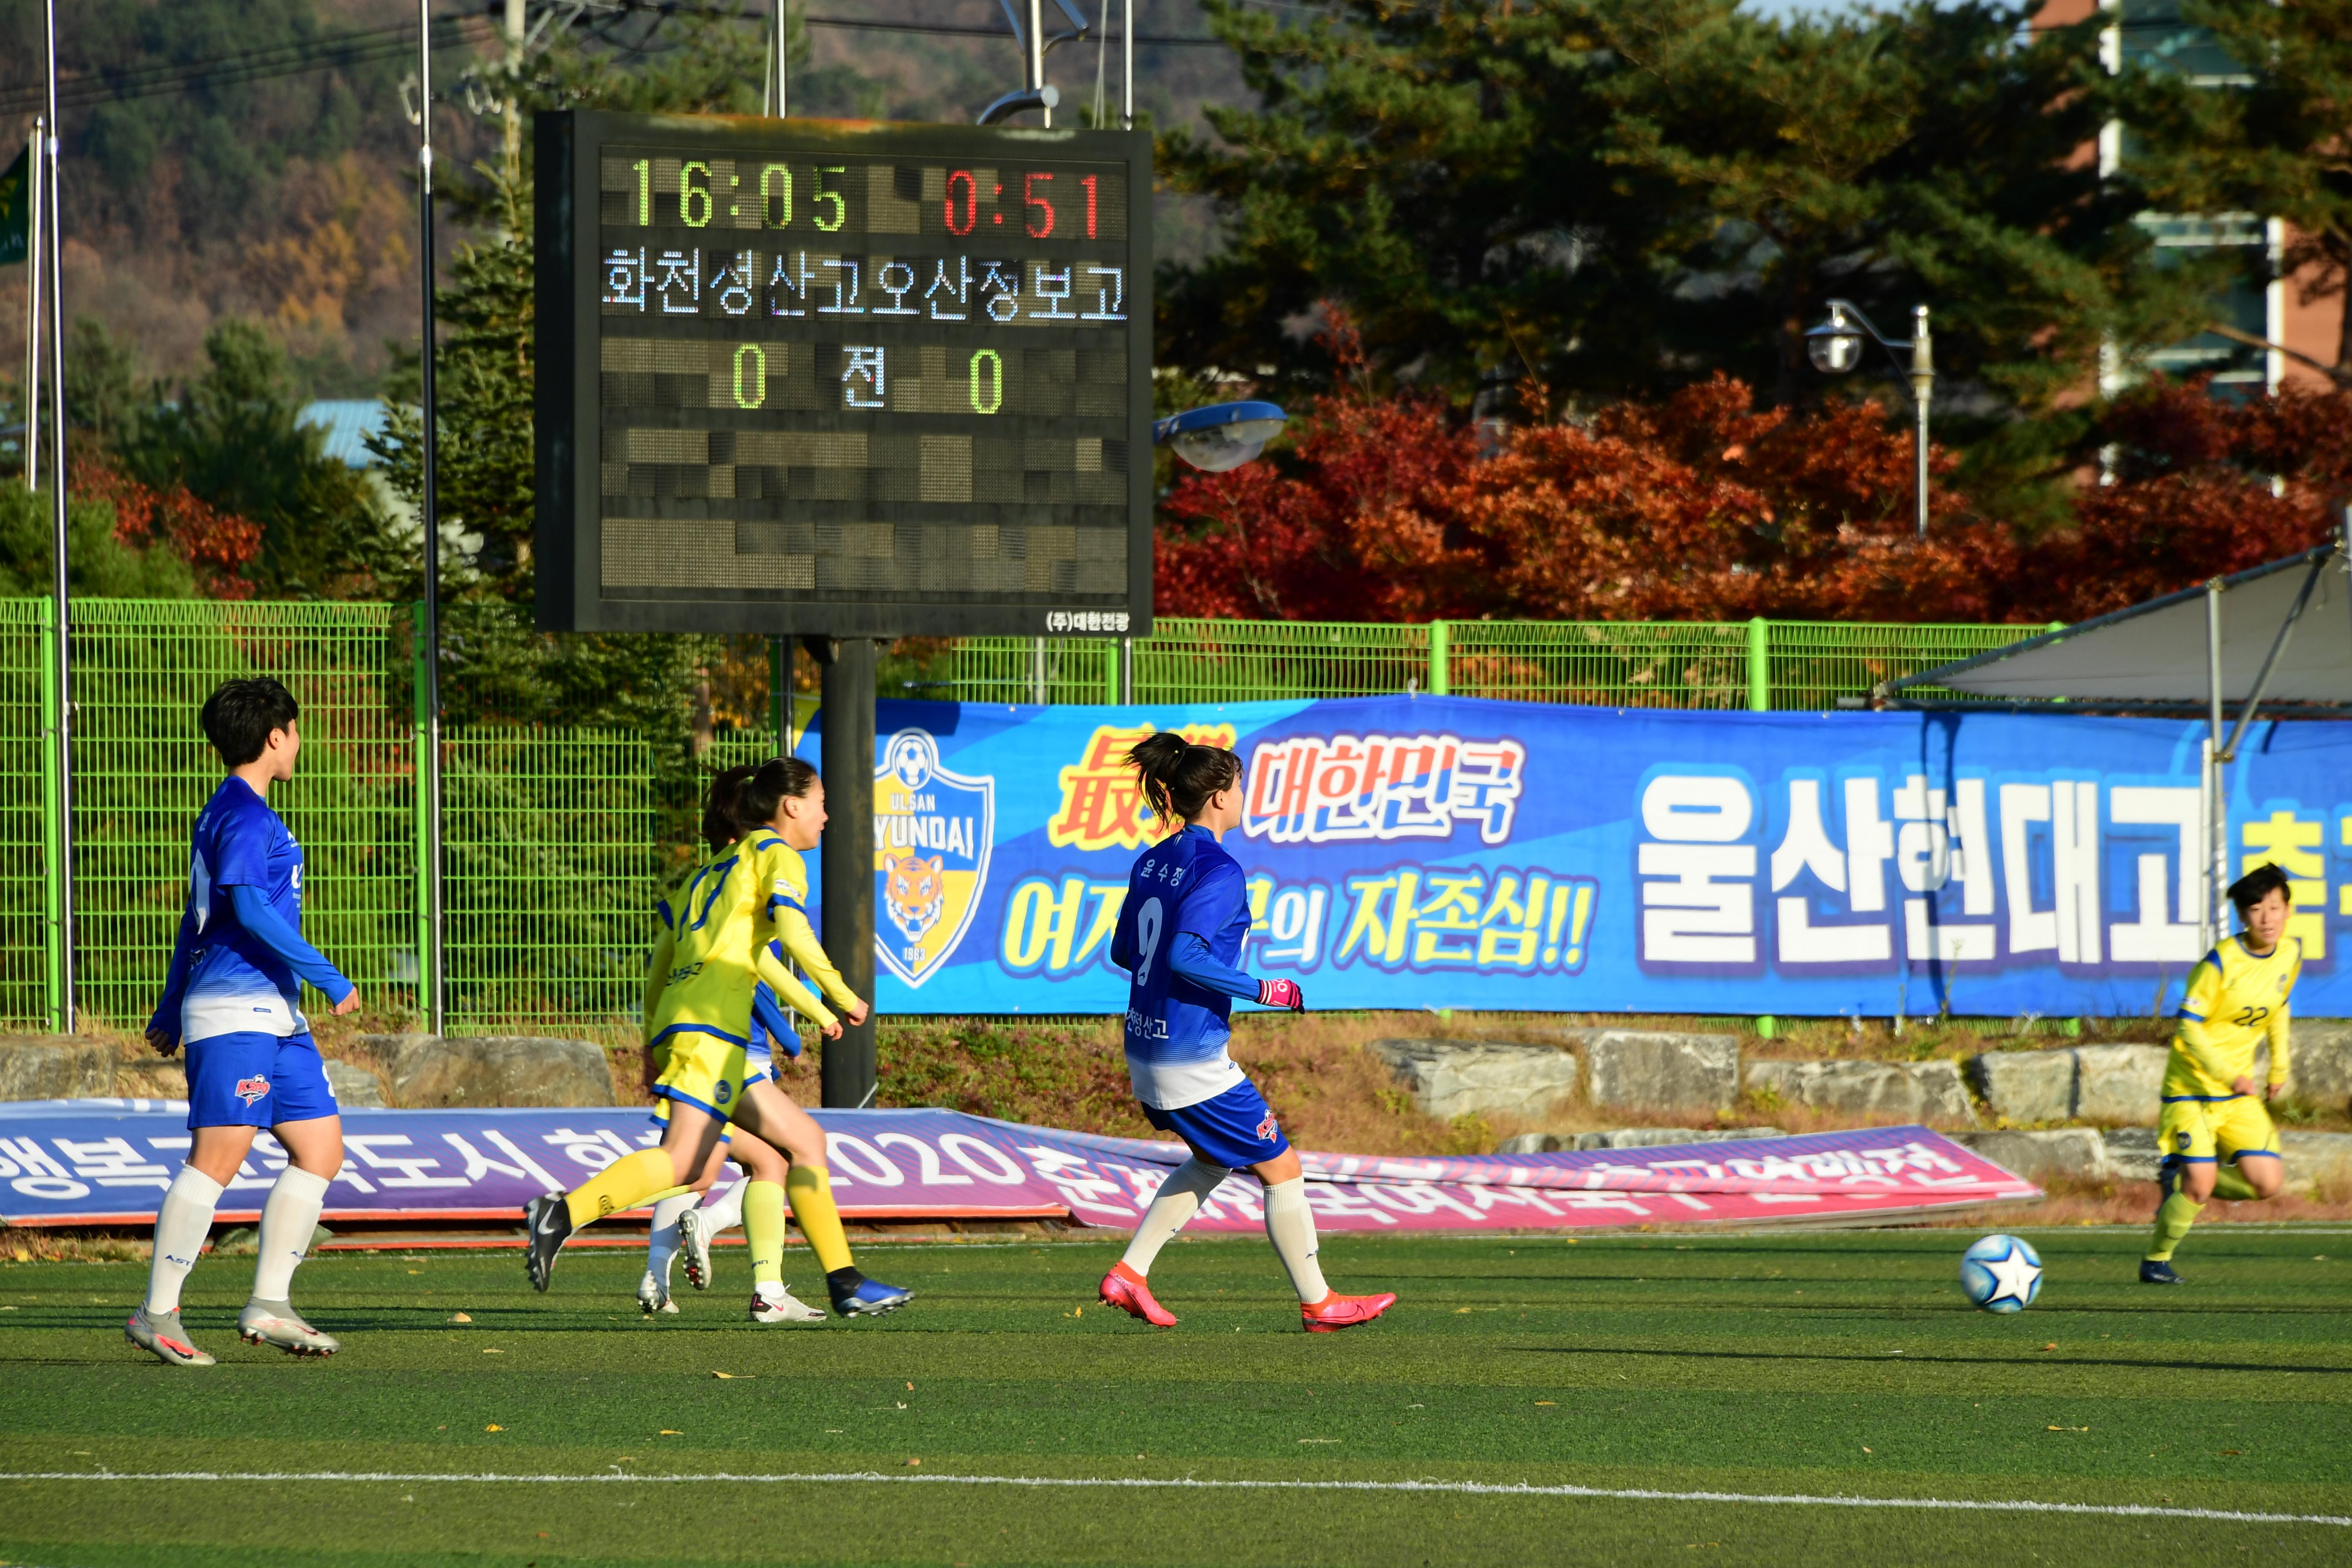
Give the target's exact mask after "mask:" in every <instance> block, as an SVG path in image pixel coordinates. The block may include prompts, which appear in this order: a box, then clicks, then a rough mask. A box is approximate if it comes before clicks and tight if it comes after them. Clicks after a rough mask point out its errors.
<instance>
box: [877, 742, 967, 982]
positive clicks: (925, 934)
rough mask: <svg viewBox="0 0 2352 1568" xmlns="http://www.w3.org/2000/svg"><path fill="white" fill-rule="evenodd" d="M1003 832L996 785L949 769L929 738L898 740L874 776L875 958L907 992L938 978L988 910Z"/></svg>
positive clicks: (886, 749)
mask: <svg viewBox="0 0 2352 1568" xmlns="http://www.w3.org/2000/svg"><path fill="white" fill-rule="evenodd" d="M995 829H996V781H995V780H994V779H993V778H968V777H966V776H965V775H963V774H961V773H952V772H950V771H949V770H948V769H946V768H944V767H941V766H940V747H939V742H937V741H936V740H934V739H933V738H932V737H931V736H930V734H929V732H927V731H922V730H901V731H898V733H897V734H894V735H892V736H890V737H889V739H888V742H887V744H886V745H885V746H884V748H883V752H882V761H881V763H880V765H879V766H877V768H876V769H875V770H874V895H875V901H876V902H877V904H879V905H880V906H881V919H879V920H877V921H875V925H874V952H875V957H876V958H877V959H878V960H880V961H881V963H882V966H883V968H885V969H887V970H888V971H889V972H890V973H892V974H895V975H897V976H898V978H899V979H900V980H903V981H905V982H906V983H907V984H908V985H920V984H922V983H923V982H924V981H926V980H928V979H929V978H930V977H931V976H932V975H933V974H936V973H939V970H940V965H942V964H944V963H946V962H947V961H948V959H949V958H950V956H951V955H952V954H953V953H954V952H955V950H956V946H957V944H958V943H960V942H962V941H963V938H964V933H965V932H967V931H970V930H971V923H972V917H973V916H974V914H975V913H976V912H977V911H978V910H979V908H980V894H981V889H982V888H984V887H986V886H987V884H988V858H989V851H990V849H991V847H992V845H993V841H994V838H995Z"/></svg>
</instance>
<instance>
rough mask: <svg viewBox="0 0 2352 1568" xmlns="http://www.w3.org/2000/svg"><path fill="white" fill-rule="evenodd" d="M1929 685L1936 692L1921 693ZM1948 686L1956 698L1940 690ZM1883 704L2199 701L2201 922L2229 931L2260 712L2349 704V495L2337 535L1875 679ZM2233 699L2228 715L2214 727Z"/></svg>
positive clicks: (2046, 706)
mask: <svg viewBox="0 0 2352 1568" xmlns="http://www.w3.org/2000/svg"><path fill="white" fill-rule="evenodd" d="M1927 690H1934V691H1936V692H1937V693H1938V695H1937V696H1934V697H1929V696H1925V695H1917V694H1919V693H1922V692H1925V691H1927ZM1944 692H1956V693H1960V694H1961V695H1960V696H1958V697H1957V698H1951V697H1944V696H1942V695H1940V694H1941V693H1944ZM1875 697H1876V699H1877V702H1878V704H1879V705H1880V706H1884V707H1894V708H1968V709H1976V710H1983V709H1984V708H1985V707H1986V706H1987V703H1986V699H1989V698H1990V699H1994V700H1999V699H2002V698H2006V699H2009V700H2010V701H2011V703H2012V704H2014V705H2015V706H2016V707H2017V708H2020V709H2029V710H2032V709H2039V710H2053V711H2071V712H2078V713H2079V712H2082V711H2084V710H2118V709H2121V710H2130V711H2135V712H2149V711H2158V712H2161V711H2167V710H2175V711H2190V712H2201V713H2203V714H2204V715H2205V716H2206V720H2207V722H2208V724H2209V725H2210V735H2209V736H2208V739H2207V742H2206V747H2205V755H2206V766H2205V795H2206V847H2207V850H2208V853H2209V855H2210V869H2209V872H2208V879H2207V885H2206V895H2207V896H2206V899H2205V906H2206V910H2207V913H2208V919H2209V920H2210V922H2211V928H2212V929H2211V934H2212V935H2216V936H2218V935H2219V934H2221V932H2223V931H2227V929H2228V928H2227V926H2226V924H2225V923H2224V921H2225V919H2226V911H2225V910H2223V908H2222V898H2223V890H2224V889H2226V888H2227V887H2228V886H2229V883H2230V880H2231V879H2230V875H2229V824H2228V820H2227V811H2228V800H2229V796H2228V792H2227V790H2226V789H2225V788H2224V787H2223V779H2222V773H2221V770H2222V768H2223V767H2225V766H2226V765H2227V764H2228V763H2231V762H2233V761H2235V760H2236V757H2237V752H2238V746H2239V743H2240V742H2242V741H2243V740H2244V738H2245V734H2246V729H2247V726H2248V725H2250V724H2252V722H2253V721H2254V717H2255V715H2256V713H2258V712H2261V711H2263V710H2265V709H2266V708H2267V710H2269V711H2270V712H2271V713H2272V714H2273V715H2274V716H2282V717H2283V716H2286V715H2289V714H2294V713H2304V714H2319V713H2326V714H2329V715H2332V716H2336V717H2352V507H2347V509H2346V512H2345V518H2344V523H2343V531H2342V532H2341V534H2340V535H2339V537H2338V539H2337V542H2336V543H2333V544H2326V545H2321V546H2319V547H2318V548H2316V549H2313V550H2306V551H2305V552H2303V553H2302V554H2300V555H2290V556H2288V557H2287V558H2286V559H2285V560H2284V561H2273V562H2271V563H2269V564H2267V565H2263V566H2257V567H2255V568H2253V569H2252V571H2248V572H2241V573H2239V574H2237V575H2236V576H2234V577H2217V578H2214V579H2213V580H2212V581H2210V582H2209V583H2206V584H2202V585H2201V586H2199V587H2195V588H2189V589H2186V590H2183V591H2182V592H2180V593H2178V594H2168V595H2165V596H2164V597H2163V598H2160V599H2151V600H2149V601H2148V602H2147V604H2145V605H2133V606H2132V607H2131V608H2130V609H2127V610H2117V611H2116V612H2115V613H2114V614H2112V615H2106V616H2098V617H2097V618H2095V619H2094V620H2088V621H2084V622H2082V623H2081V624H2080V625H2077V626H2067V627H2065V628H2063V629H2062V630H2059V631H2054V632H2050V633H2048V634H2046V635H2044V636H2042V637H2033V638H2030V639H2029V640H2027V641H2024V642H2021V643H2016V644H2013V645H2012V646H2011V647H2005V648H2001V649H1999V650H1998V651H1996V652H1992V653H1988V654H1980V655H1979V656H1978V657H1976V658H1967V659H1962V660H1960V661H1959V662H1958V663H1957V664H1948V665H1945V666H1943V667H1942V668H1937V669H1928V670H1922V671H1920V672H1919V673H1918V674H1916V675H1906V676H1904V677H1902V678H1901V679H1895V680H1890V681H1886V682H1885V683H1883V684H1882V685H1881V686H1880V687H1879V688H1878V689H1877V692H1876V693H1875ZM2232 710H2234V711H2235V714H2236V718H2237V723H2236V726H2235V727H2234V728H2232V729H2230V730H2228V731H2227V732H2226V733H2225V732H2224V728H2223V726H2224V724H2225V722H2226V721H2227V720H2228V718H2229V716H2230V714H2231V711H2232Z"/></svg>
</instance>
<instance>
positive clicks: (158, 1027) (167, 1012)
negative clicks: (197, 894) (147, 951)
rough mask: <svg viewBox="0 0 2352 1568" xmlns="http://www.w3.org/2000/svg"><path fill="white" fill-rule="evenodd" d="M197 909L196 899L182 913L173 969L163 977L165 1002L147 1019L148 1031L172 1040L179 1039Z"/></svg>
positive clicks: (193, 949) (174, 946)
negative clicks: (181, 1012) (181, 1008)
mask: <svg viewBox="0 0 2352 1568" xmlns="http://www.w3.org/2000/svg"><path fill="white" fill-rule="evenodd" d="M195 935H196V908H195V902H194V900H193V898H192V899H191V900H190V901H189V903H188V907H187V908H185V909H184V910H181V911H180V935H179V939H178V940H177V941H175V942H173V943H172V967H171V969H170V970H169V971H167V972H166V973H165V974H164V976H163V1000H162V1001H160V1002H158V1003H156V1004H155V1014H154V1016H152V1017H151V1018H149V1019H148V1020H147V1032H148V1033H149V1034H151V1035H152V1034H156V1033H158V1032H160V1033H162V1034H163V1035H164V1036H165V1037H168V1038H171V1039H174V1040H176V1039H178V1038H179V1037H180V1004H181V1002H182V1001H184V999H185V998H186V996H187V994H188V971H189V969H190V968H191V967H192V966H193V963H194V960H193V959H192V958H191V957H190V956H189V955H190V954H191V953H193V952H194V951H195V945H196V944H195Z"/></svg>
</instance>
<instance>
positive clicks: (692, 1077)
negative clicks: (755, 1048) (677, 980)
mask: <svg viewBox="0 0 2352 1568" xmlns="http://www.w3.org/2000/svg"><path fill="white" fill-rule="evenodd" d="M654 1059H655V1060H656V1062H657V1063H659V1064H660V1066H661V1069H662V1071H661V1077H660V1078H659V1079H657V1080H656V1082H655V1084H654V1094H655V1096H656V1100H655V1104H654V1115H655V1117H656V1119H657V1120H659V1121H668V1120H669V1108H670V1102H671V1101H672V1100H676V1101H678V1102H680V1103H682V1104H686V1105H691V1106H693V1107H695V1108H696V1109H697V1110H707V1111H709V1113H710V1114H711V1115H713V1116H716V1117H718V1118H719V1120H720V1121H727V1120H729V1119H730V1118H731V1117H732V1116H733V1115H734V1114H735V1108H736V1107H737V1106H739V1105H740V1104H741V1103H742V1102H743V1081H744V1079H745V1078H747V1077H748V1076H749V1072H748V1068H747V1066H746V1064H745V1062H744V1059H743V1047H741V1046H739V1045H736V1044H735V1043H734V1042H732V1041H730V1040H722V1039H720V1038H719V1037H718V1036H716V1035H701V1034H692V1035H688V1034H677V1035H672V1036H670V1037H668V1038H667V1039H666V1040H663V1041H661V1042H660V1043H659V1044H657V1045H656V1046H655V1047H654Z"/></svg>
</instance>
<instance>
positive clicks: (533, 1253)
mask: <svg viewBox="0 0 2352 1568" xmlns="http://www.w3.org/2000/svg"><path fill="white" fill-rule="evenodd" d="M725 1130H726V1124H725V1123H724V1122H723V1121H720V1120H719V1118H717V1117H715V1116H713V1115H711V1114H710V1113H709V1111H707V1110H702V1109H701V1108H700V1107H698V1106H693V1105H688V1104H687V1103H686V1102H685V1101H684V1100H671V1101H670V1114H669V1124H668V1125H667V1127H666V1128H665V1129H664V1130H663V1131H662V1141H661V1146H660V1147H659V1148H656V1149H640V1150H638V1151H637V1152H635V1153H634V1154H625V1155H623V1156H622V1157H621V1158H620V1159H617V1160H615V1161H614V1162H613V1163H611V1164H609V1165H607V1166H605V1167H604V1170H603V1171H601V1172H599V1173H597V1174H595V1175H593V1176H591V1177H590V1178H589V1179H588V1180H586V1181H584V1182H583V1183H581V1184H579V1185H578V1186H576V1187H574V1188H572V1190H571V1191H570V1192H568V1193H547V1194H542V1195H541V1196H539V1197H535V1198H533V1199H531V1200H530V1203H529V1204H528V1205H525V1206H524V1208H523V1220H524V1224H525V1226H527V1227H528V1230H529V1232H530V1239H529V1240H528V1241H527V1242H526V1243H525V1251H524V1254H523V1269H524V1272H525V1273H527V1274H528V1275H529V1276H530V1283H531V1288H532V1289H536V1290H544V1289H547V1285H548V1280H549V1279H550V1278H551V1276H552V1275H553V1273H554V1271H555V1255H556V1253H558V1252H559V1251H561V1250H562V1247H563V1244H564V1243H565V1242H567V1241H569V1240H571V1239H572V1233H573V1232H575V1231H577V1230H580V1229H581V1228H583V1226H589V1225H592V1224H593V1223H594V1222H596V1221H597V1220H599V1219H602V1218H604V1216H605V1215H610V1214H617V1213H619V1212H621V1211H622V1210H624V1209H628V1208H634V1207H635V1206H636V1205H638V1204H641V1203H643V1202H645V1201H646V1199H647V1198H649V1197H651V1196H653V1195H654V1194H656V1193H658V1192H662V1191H664V1190H666V1189H667V1188H670V1187H678V1186H684V1185H686V1184H688V1180H689V1179H690V1178H691V1177H692V1176H693V1175H694V1174H696V1173H698V1172H699V1171H700V1170H701V1169H702V1167H703V1166H704V1165H705V1164H706V1163H709V1159H710V1152H711V1151H712V1150H714V1149H716V1148H718V1147H719V1133H720V1132H722V1131H725Z"/></svg>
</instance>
